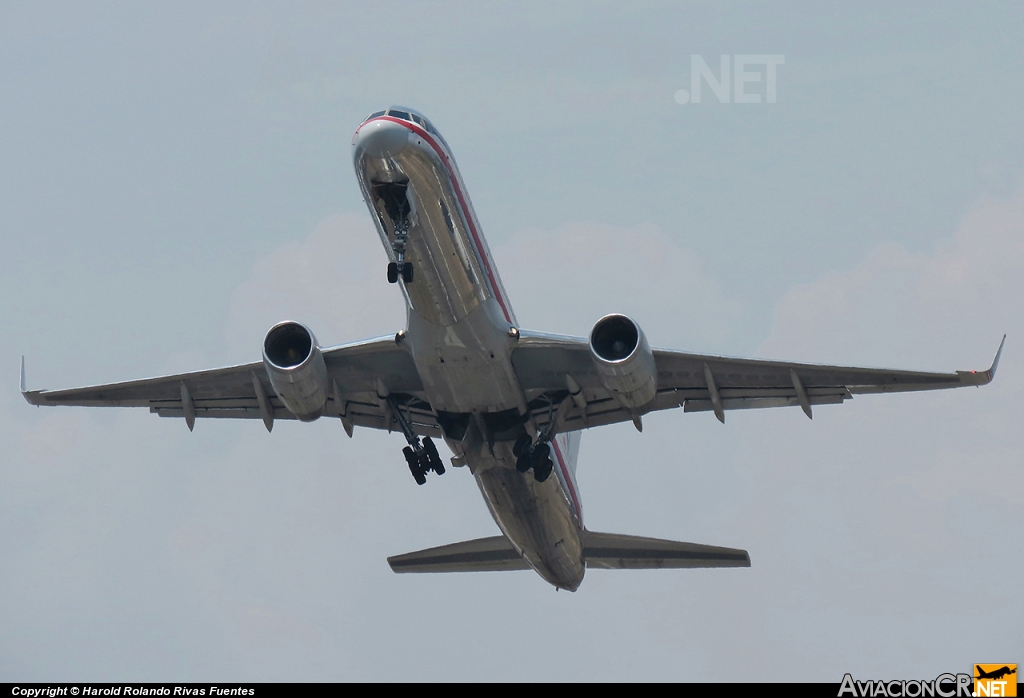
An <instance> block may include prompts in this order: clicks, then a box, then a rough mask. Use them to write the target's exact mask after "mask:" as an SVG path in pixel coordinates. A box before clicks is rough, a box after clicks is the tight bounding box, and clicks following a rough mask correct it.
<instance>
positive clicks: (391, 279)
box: [388, 262, 398, 284]
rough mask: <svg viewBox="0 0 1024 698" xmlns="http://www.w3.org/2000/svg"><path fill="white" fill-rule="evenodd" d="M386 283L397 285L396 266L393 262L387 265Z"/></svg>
mask: <svg viewBox="0 0 1024 698" xmlns="http://www.w3.org/2000/svg"><path fill="white" fill-rule="evenodd" d="M388 283H389V284H397V283H398V264H397V263H395V262H391V263H389V264H388Z"/></svg>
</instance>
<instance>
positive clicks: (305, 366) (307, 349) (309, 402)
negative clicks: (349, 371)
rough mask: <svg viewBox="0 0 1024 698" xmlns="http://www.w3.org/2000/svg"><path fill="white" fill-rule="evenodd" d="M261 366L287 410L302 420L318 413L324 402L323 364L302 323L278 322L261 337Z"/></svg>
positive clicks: (321, 356) (309, 333)
mask: <svg viewBox="0 0 1024 698" xmlns="http://www.w3.org/2000/svg"><path fill="white" fill-rule="evenodd" d="M263 365H264V366H266V367H267V374H268V375H269V376H270V384H271V385H273V386H274V391H275V392H276V393H277V396H278V397H279V398H281V402H283V403H284V404H285V407H287V408H288V409H289V410H291V412H292V413H293V414H294V415H295V416H296V417H298V418H299V419H300V420H302V421H304V422H311V421H313V420H314V419H316V418H317V417H319V416H320V412H321V410H322V409H323V407H324V405H325V404H326V403H327V392H328V384H329V382H330V381H329V379H328V377H327V364H325V363H324V355H323V354H321V353H320V347H318V346H317V344H316V337H314V336H313V333H312V332H310V331H309V328H308V327H306V326H305V325H301V324H299V323H297V322H282V323H279V324H277V325H274V326H273V327H271V328H270V331H269V332H267V338H266V339H265V340H263Z"/></svg>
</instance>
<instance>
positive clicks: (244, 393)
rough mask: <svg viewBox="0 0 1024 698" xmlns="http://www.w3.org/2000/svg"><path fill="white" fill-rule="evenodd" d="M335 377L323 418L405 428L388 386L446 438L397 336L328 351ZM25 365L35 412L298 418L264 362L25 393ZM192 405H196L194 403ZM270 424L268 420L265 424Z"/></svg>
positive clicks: (417, 418) (423, 430)
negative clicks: (80, 409)
mask: <svg viewBox="0 0 1024 698" xmlns="http://www.w3.org/2000/svg"><path fill="white" fill-rule="evenodd" d="M322 353H323V356H324V362H325V363H326V364H327V372H328V375H329V377H330V378H331V379H332V380H333V381H334V382H335V383H337V385H338V388H339V392H338V394H337V395H334V394H330V396H329V397H328V400H327V404H326V405H325V406H324V409H323V414H325V415H332V416H337V417H341V418H342V421H343V422H344V423H345V428H346V429H350V428H351V427H352V426H353V425H355V426H362V427H370V428H373V429H391V428H392V427H395V428H398V427H397V426H396V425H395V423H394V420H393V418H391V417H390V416H389V415H388V409H387V405H386V402H385V400H384V399H383V398H382V397H378V394H377V391H378V385H386V386H387V390H388V391H389V393H390V396H391V398H392V399H393V400H394V401H395V402H396V403H397V404H398V405H399V406H400V407H401V408H402V409H403V411H405V412H406V415H407V416H408V417H409V418H410V419H411V421H412V424H413V429H414V430H415V431H416V432H417V433H419V434H421V435H424V436H430V435H434V436H436V435H439V434H440V427H439V426H438V425H437V421H436V420H435V418H434V414H433V410H432V409H431V407H430V404H429V403H427V401H426V395H425V394H424V392H423V384H422V383H421V381H420V377H419V372H417V370H416V365H415V364H414V363H413V360H412V356H410V354H409V352H408V351H407V350H406V349H405V347H404V345H402V344H398V343H396V341H395V337H394V335H390V336H387V337H379V338H376V339H369V340H365V341H362V342H355V343H353V344H345V345H342V346H338V347H333V348H330V349H323V350H322ZM24 371H25V369H24V360H22V385H21V391H22V395H24V397H25V399H26V400H27V401H28V402H29V403H30V404H33V405H79V406H86V407H148V408H149V411H150V412H153V413H155V414H158V415H160V416H161V417H186V419H187V418H188V417H189V416H190V415H187V413H186V412H187V411H191V413H192V414H191V416H192V418H200V417H202V418H206V417H213V418H227V419H261V418H264V412H263V411H262V410H261V408H260V399H261V395H260V392H262V398H263V399H265V400H266V406H267V408H268V410H269V413H270V416H271V419H270V421H269V423H268V428H269V426H270V424H272V423H273V420H274V419H295V415H294V414H292V413H291V411H289V410H288V408H287V407H285V406H284V403H282V402H281V400H280V398H278V397H277V394H276V392H275V391H274V389H273V387H272V386H271V384H270V379H269V378H268V377H267V371H266V368H264V366H263V362H257V363H250V364H242V365H239V366H228V367H226V368H215V369H211V370H207V371H195V372H192V373H181V374H177V375H173V376H161V377H159V378H147V379H144V380H136V381H126V382H123V383H110V384H107V385H95V386H90V387H86V388H72V389H70V390H25V378H24ZM257 383H258V384H259V390H260V392H258V388H257ZM189 403H191V404H189ZM265 421H267V420H266V419H265Z"/></svg>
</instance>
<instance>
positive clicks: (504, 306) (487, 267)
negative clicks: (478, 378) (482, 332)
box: [356, 116, 583, 529]
mask: <svg viewBox="0 0 1024 698" xmlns="http://www.w3.org/2000/svg"><path fill="white" fill-rule="evenodd" d="M372 121H392V122H394V123H396V124H399V125H400V126H404V127H405V128H407V129H409V130H410V131H412V132H413V133H415V134H416V135H417V136H419V137H420V138H422V139H423V140H425V141H426V142H427V144H428V145H430V147H431V148H433V149H434V152H435V153H437V155H438V157H440V158H441V162H442V163H444V166H445V169H446V170H448V178H449V179H451V181H452V187H453V188H454V189H455V196H456V197H457V198H458V200H459V207H460V208H461V209H462V217H463V218H464V219H465V220H466V225H468V226H469V233H470V235H471V236H472V238H473V245H474V247H476V252H477V255H479V257H480V261H481V262H483V265H484V273H485V274H486V276H487V284H488V286H490V287H491V292H492V293H493V294H494V298H495V300H497V301H498V305H500V306H501V311H502V313H504V315H505V320H506V321H508V323H509V324H515V323H514V322H513V321H512V313H511V311H510V310H509V304H508V301H507V300H506V299H505V298H504V296H502V294H501V286H500V285H499V284H498V282H497V274H495V273H494V270H493V269H492V267H491V259H490V257H489V256H488V254H487V248H485V247H484V245H483V242H482V240H481V238H480V233H479V232H478V231H477V229H476V225H475V224H474V223H473V216H472V215H471V214H470V210H469V205H468V204H467V203H466V198H465V195H464V194H463V193H462V187H460V186H459V178H458V176H457V175H456V173H455V170H454V169H453V168H452V165H451V160H452V158H451V157H450V156H449V155H448V154H447V153H445V152H444V148H442V147H441V146H440V145H439V144H438V142H437V141H436V140H434V137H433V136H431V135H430V133H428V132H427V131H426V130H425V129H424V128H422V127H421V126H420V125H419V124H416V123H413V122H410V121H404V120H403V119H398V118H396V117H393V116H378V117H376V118H374V119H368V120H367V121H365V122H363V123H362V124H360V126H359V128H358V129H356V133H357V134H358V133H359V131H360V130H361V129H362V128H363V126H365V125H366V124H368V123H370V122H372ZM551 445H552V446H554V452H555V461H556V462H557V463H558V469H559V470H560V471H561V473H562V481H563V482H565V486H566V487H567V488H568V490H569V497H570V499H571V500H572V505H573V508H574V509H575V510H576V518H577V520H578V521H579V525H580V528H581V529H582V528H583V509H582V507H580V502H579V497H578V495H577V494H576V486H575V483H574V482H573V480H572V474H571V473H570V472H569V467H568V463H566V460H565V456H564V455H562V449H561V448H560V447H559V445H558V440H557V439H552V440H551Z"/></svg>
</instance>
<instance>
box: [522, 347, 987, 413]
mask: <svg viewBox="0 0 1024 698" xmlns="http://www.w3.org/2000/svg"><path fill="white" fill-rule="evenodd" d="M1005 341H1006V337H1005V336H1003V342H1005ZM1002 351H1003V343H1002V342H1001V343H1000V344H999V350H998V351H997V352H996V356H995V359H994V360H993V362H992V366H991V367H990V368H989V369H988V370H986V371H956V372H955V373H926V372H922V371H901V370H894V369H878V368H856V367H847V366H821V365H816V364H802V363H791V362H785V361H765V360H762V359H738V358H732V357H726V356H710V355H704V354H689V353H685V352H681V351H669V350H665V349H655V350H653V353H654V361H655V365H656V367H657V373H658V375H657V387H658V390H657V393H656V394H655V397H654V399H653V400H652V401H651V403H650V404H649V405H647V406H645V408H644V410H643V411H644V412H654V411H658V410H666V409H672V408H676V407H682V408H683V411H684V412H704V411H708V412H714V413H715V416H716V417H718V419H719V421H721V422H725V412H726V410H737V409H754V408H765V407H787V406H799V407H801V408H802V409H803V411H804V413H805V414H806V415H807V416H808V417H810V416H811V406H812V405H825V404H839V403H842V402H843V401H844V400H849V399H851V398H852V397H853V396H854V395H856V394H859V393H893V392H904V391H915V390H941V389H945V388H961V387H965V386H970V385H974V386H978V385H986V384H988V383H989V382H991V380H992V378H993V377H995V373H996V367H997V366H998V364H999V356H1000V354H1002ZM512 363H513V365H514V366H515V369H516V375H517V376H518V377H519V381H520V384H521V385H522V387H523V390H524V392H525V394H526V400H527V406H528V408H529V409H530V412H531V414H532V416H533V418H534V420H535V422H536V424H537V427H538V428H544V427H546V426H547V425H548V423H550V421H551V420H552V419H559V420H560V422H559V425H558V427H557V428H556V429H555V431H556V432H565V431H575V430H577V429H585V428H588V427H594V426H601V425H604V424H614V423H616V422H628V421H631V420H634V417H635V415H633V414H632V413H630V411H629V410H626V409H624V408H623V407H622V406H621V405H620V404H619V403H618V402H617V401H616V400H615V399H613V397H612V395H611V394H610V393H609V392H608V391H607V390H606V389H605V388H604V385H603V384H602V382H601V378H600V376H599V375H598V373H597V370H596V369H595V367H594V364H593V361H592V359H591V353H590V344H589V341H588V340H587V339H585V338H583V337H566V336H561V335H551V334H544V333H540V332H528V331H526V330H521V331H520V338H519V342H518V346H517V347H516V348H515V349H514V350H513V352H512ZM570 379H571V380H570ZM567 396H571V397H572V398H573V400H572V402H573V403H574V404H572V405H569V404H568V403H566V406H567V407H568V408H569V409H568V410H566V411H565V412H564V413H563V414H562V415H561V416H560V417H559V416H558V409H557V408H558V407H559V405H560V404H562V403H564V402H565V399H566V397H567ZM634 421H635V420H634Z"/></svg>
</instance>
